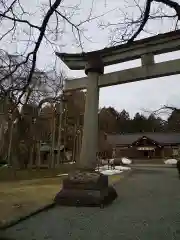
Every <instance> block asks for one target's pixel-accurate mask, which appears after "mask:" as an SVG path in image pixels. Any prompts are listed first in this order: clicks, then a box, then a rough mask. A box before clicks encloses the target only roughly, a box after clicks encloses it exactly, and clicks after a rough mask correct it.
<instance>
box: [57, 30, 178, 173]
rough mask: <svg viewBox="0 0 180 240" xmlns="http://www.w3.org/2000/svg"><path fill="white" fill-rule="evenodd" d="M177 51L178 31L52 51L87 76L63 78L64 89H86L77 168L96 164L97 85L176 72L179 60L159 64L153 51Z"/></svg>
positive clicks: (127, 81)
mask: <svg viewBox="0 0 180 240" xmlns="http://www.w3.org/2000/svg"><path fill="white" fill-rule="evenodd" d="M177 50H180V30H178V31H173V32H169V33H165V34H160V35H157V36H155V37H150V38H146V39H142V40H138V41H135V42H133V43H131V44H128V43H127V44H123V45H119V46H115V47H110V48H105V49H102V50H99V51H94V52H87V53H80V54H67V53H56V55H57V56H58V57H59V58H61V60H62V61H63V62H64V63H65V64H66V65H67V66H68V67H69V68H70V69H72V70H83V69H85V73H86V75H87V76H88V77H83V78H79V79H75V80H66V83H65V91H72V90H76V89H85V88H87V96H86V103H85V113H84V129H83V139H82V148H81V154H80V159H79V168H80V169H81V170H86V171H91V170H92V169H94V168H95V166H96V152H97V139H98V105H99V87H105V86H112V85H116V84H123V83H129V82H135V81H140V80H146V79H151V78H157V77H163V76H169V75H174V74H179V73H180V59H178V60H171V61H166V62H165V61H164V62H161V63H155V61H154V56H155V55H157V54H162V53H168V52H172V51H177ZM139 58H140V59H141V63H142V64H141V66H140V67H136V68H131V69H127V70H121V71H118V72H113V73H108V74H103V73H104V66H108V65H112V64H117V63H122V62H126V61H130V60H135V59H139Z"/></svg>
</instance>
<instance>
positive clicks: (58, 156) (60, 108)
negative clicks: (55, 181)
mask: <svg viewBox="0 0 180 240" xmlns="http://www.w3.org/2000/svg"><path fill="white" fill-rule="evenodd" d="M62 104H63V103H62V102H60V104H59V124H58V144H57V147H58V153H57V165H58V166H59V164H60V157H61V155H60V153H61V149H60V148H61V128H62V116H63V114H62V110H63V106H62Z"/></svg>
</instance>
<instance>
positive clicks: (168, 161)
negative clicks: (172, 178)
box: [164, 158, 177, 164]
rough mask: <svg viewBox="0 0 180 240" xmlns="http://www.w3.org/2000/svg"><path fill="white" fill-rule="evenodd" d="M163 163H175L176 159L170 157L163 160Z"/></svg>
mask: <svg viewBox="0 0 180 240" xmlns="http://www.w3.org/2000/svg"><path fill="white" fill-rule="evenodd" d="M164 163H165V164H177V159H174V158H171V159H167V160H166V161H164Z"/></svg>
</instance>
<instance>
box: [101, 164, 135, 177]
mask: <svg viewBox="0 0 180 240" xmlns="http://www.w3.org/2000/svg"><path fill="white" fill-rule="evenodd" d="M130 169H131V168H129V167H123V166H115V169H108V165H104V166H101V167H99V170H98V169H96V171H99V172H100V173H102V174H104V175H114V174H119V173H122V172H123V171H127V170H130Z"/></svg>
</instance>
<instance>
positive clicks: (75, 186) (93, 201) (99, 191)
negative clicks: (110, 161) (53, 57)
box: [54, 53, 117, 207]
mask: <svg viewBox="0 0 180 240" xmlns="http://www.w3.org/2000/svg"><path fill="white" fill-rule="evenodd" d="M86 60H87V64H86V66H85V73H86V74H87V76H88V85H87V94H86V103H85V113H84V128H83V138H82V148H81V154H80V159H79V162H78V163H77V165H78V170H77V171H74V172H72V173H70V174H69V175H68V177H67V178H66V179H64V181H63V186H62V189H61V191H60V192H59V193H58V194H57V195H56V196H55V199H54V201H55V203H56V204H58V205H71V206H100V207H102V206H105V205H107V204H110V203H111V202H112V201H113V200H115V199H116V198H117V193H116V191H115V189H114V188H113V187H112V186H109V184H108V176H105V175H103V174H101V173H99V172H96V171H95V168H96V165H97V160H96V153H97V146H98V107H99V87H98V79H99V76H100V75H101V74H103V73H104V65H103V62H102V59H101V58H100V56H99V55H97V54H96V53H89V54H88V55H87V56H86Z"/></svg>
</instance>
